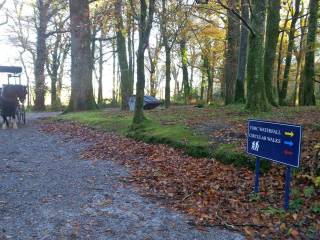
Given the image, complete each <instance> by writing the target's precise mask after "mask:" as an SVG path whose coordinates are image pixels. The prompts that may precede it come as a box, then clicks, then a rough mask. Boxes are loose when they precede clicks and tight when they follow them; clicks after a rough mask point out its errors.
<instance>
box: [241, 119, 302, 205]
mask: <svg viewBox="0 0 320 240" xmlns="http://www.w3.org/2000/svg"><path fill="white" fill-rule="evenodd" d="M301 139H302V127H301V126H299V125H292V124H285V123H277V122H268V121H260V120H249V121H248V138H247V152H248V154H251V155H253V156H256V157H257V159H256V170H255V187H254V192H255V193H258V192H259V177H260V158H264V159H268V160H271V161H275V162H277V163H282V164H285V165H286V166H287V170H286V177H285V197H284V199H285V201H284V208H285V209H286V210H287V209H288V208H289V200H290V183H291V167H295V168H298V167H299V164H300V154H301Z"/></svg>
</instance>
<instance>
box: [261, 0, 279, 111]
mask: <svg viewBox="0 0 320 240" xmlns="http://www.w3.org/2000/svg"><path fill="white" fill-rule="evenodd" d="M280 9H281V0H271V1H269V6H268V18H267V30H266V48H265V56H264V62H265V63H266V64H264V81H265V86H266V94H267V98H268V101H269V103H270V104H271V105H273V106H277V105H278V104H277V103H276V101H275V98H274V95H273V85H272V82H273V68H274V66H275V59H276V52H277V43H278V37H279V23H280Z"/></svg>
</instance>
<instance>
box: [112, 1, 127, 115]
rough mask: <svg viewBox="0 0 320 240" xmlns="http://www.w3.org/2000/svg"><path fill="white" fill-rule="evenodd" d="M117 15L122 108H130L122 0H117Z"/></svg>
mask: <svg viewBox="0 0 320 240" xmlns="http://www.w3.org/2000/svg"><path fill="white" fill-rule="evenodd" d="M115 16H116V19H117V26H116V35H117V52H118V61H119V67H120V72H121V85H120V90H121V109H122V110H127V109H128V107H129V106H128V98H129V97H130V95H131V91H130V85H131V80H130V71H129V65H128V59H127V47H126V39H125V36H124V27H123V19H122V0H118V1H115Z"/></svg>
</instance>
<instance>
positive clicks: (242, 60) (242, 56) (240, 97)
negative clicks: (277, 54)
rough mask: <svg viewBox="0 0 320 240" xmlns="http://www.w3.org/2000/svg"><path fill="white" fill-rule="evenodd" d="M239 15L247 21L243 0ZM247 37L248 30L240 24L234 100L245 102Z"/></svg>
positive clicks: (247, 10)
mask: <svg viewBox="0 0 320 240" xmlns="http://www.w3.org/2000/svg"><path fill="white" fill-rule="evenodd" d="M241 17H242V18H243V19H244V20H245V21H246V22H249V4H248V2H247V1H245V0H241ZM248 39H249V31H248V29H247V28H246V26H244V24H243V23H242V24H241V34H240V47H239V59H238V70H237V84H236V96H235V100H236V102H239V103H244V102H245V96H244V81H245V75H246V67H247V56H248Z"/></svg>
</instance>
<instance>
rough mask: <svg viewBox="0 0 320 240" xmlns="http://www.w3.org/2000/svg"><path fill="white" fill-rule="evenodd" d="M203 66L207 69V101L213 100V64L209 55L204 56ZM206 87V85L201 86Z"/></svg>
mask: <svg viewBox="0 0 320 240" xmlns="http://www.w3.org/2000/svg"><path fill="white" fill-rule="evenodd" d="M203 67H204V71H206V76H207V82H208V88H207V103H212V102H213V78H212V71H211V66H210V64H209V59H208V56H206V55H205V56H204V58H203ZM201 87H203V88H204V86H201Z"/></svg>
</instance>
